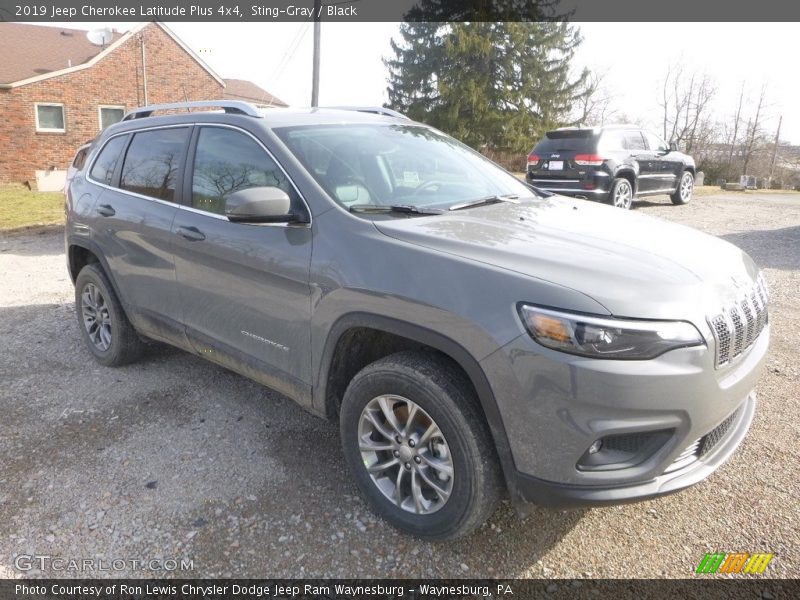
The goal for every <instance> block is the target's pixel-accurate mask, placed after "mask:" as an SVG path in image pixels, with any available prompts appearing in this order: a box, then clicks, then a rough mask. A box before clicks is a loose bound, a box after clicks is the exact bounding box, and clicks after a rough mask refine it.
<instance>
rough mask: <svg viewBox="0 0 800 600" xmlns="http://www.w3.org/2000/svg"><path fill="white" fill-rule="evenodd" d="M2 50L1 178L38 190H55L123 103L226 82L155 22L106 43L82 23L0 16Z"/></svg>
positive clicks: (207, 92)
mask: <svg viewBox="0 0 800 600" xmlns="http://www.w3.org/2000/svg"><path fill="white" fill-rule="evenodd" d="M0 56H2V57H3V59H2V61H0V183H8V182H28V183H29V184H30V185H31V186H36V187H38V188H39V189H60V187H61V186H62V185H63V182H64V174H65V170H66V168H67V166H68V165H69V162H70V160H71V159H72V157H73V155H74V153H75V150H76V149H77V148H78V147H79V146H81V145H82V144H85V143H86V142H87V141H89V140H91V139H93V138H94V137H95V136H96V135H97V134H98V132H99V131H100V130H101V129H102V128H103V127H104V126H107V125H109V124H111V123H114V122H116V121H118V120H120V119H121V118H122V115H123V114H124V112H125V110H129V109H131V108H134V107H136V106H141V105H144V104H156V103H161V102H177V101H183V100H212V99H217V98H221V97H222V96H223V92H224V89H225V83H224V81H223V80H222V79H221V78H220V77H219V76H218V75H217V74H216V73H214V71H212V70H211V69H210V68H209V67H208V65H206V64H205V63H204V62H203V61H202V60H201V59H200V58H199V57H198V56H197V55H196V54H195V53H194V52H192V51H191V50H190V49H189V48H188V47H187V46H186V45H185V44H184V43H183V42H182V41H181V40H180V39H178V37H177V36H176V35H175V34H174V33H172V32H171V31H170V30H169V29H168V28H167V27H166V26H165V25H163V24H162V23H157V22H154V23H143V24H142V25H139V26H138V27H136V28H134V29H132V30H131V31H129V32H127V33H124V34H119V33H114V35H113V38H112V39H111V41H110V42H109V43H108V45H107V46H106V47H105V48H103V47H99V46H95V45H93V44H92V43H90V42H89V40H88V39H87V38H86V32H85V31H81V30H74V29H61V28H56V27H42V26H36V25H24V24H18V23H0ZM143 63H144V68H143Z"/></svg>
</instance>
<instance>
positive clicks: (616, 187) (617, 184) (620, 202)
mask: <svg viewBox="0 0 800 600" xmlns="http://www.w3.org/2000/svg"><path fill="white" fill-rule="evenodd" d="M608 201H609V203H610V204H612V205H613V206H616V207H617V208H622V209H625V210H628V209H629V208H630V207H631V205H632V204H633V188H632V187H631V182H630V181H628V180H627V179H624V178H622V177H618V178H617V179H615V180H614V183H613V184H612V185H611V192H610V193H609V194H608Z"/></svg>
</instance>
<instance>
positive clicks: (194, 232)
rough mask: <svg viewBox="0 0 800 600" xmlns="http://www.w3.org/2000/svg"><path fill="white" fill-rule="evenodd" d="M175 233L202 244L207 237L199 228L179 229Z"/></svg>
mask: <svg viewBox="0 0 800 600" xmlns="http://www.w3.org/2000/svg"><path fill="white" fill-rule="evenodd" d="M175 233H177V234H178V235H179V236H181V237H182V238H184V239H187V240H189V241H190V242H202V241H203V240H204V239H206V235H205V234H204V233H203V232H202V231H200V230H199V229H198V228H197V227H178V228H177V229H176V230H175Z"/></svg>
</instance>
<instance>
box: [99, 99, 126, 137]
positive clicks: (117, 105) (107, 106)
mask: <svg viewBox="0 0 800 600" xmlns="http://www.w3.org/2000/svg"><path fill="white" fill-rule="evenodd" d="M104 108H116V109H117V110H121V111H122V116H123V117H124V116H125V107H124V106H123V105H121V104H99V105H98V106H97V124H98V125H99V126H100V131H103V109H104Z"/></svg>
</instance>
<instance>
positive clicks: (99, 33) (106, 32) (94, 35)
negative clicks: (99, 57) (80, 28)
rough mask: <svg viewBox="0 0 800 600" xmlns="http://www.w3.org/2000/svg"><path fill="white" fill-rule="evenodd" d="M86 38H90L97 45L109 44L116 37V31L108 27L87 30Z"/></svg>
mask: <svg viewBox="0 0 800 600" xmlns="http://www.w3.org/2000/svg"><path fill="white" fill-rule="evenodd" d="M86 39H88V40H89V41H90V42H91V43H92V44H94V45H95V46H107V45H108V44H110V43H111V40H113V39H114V32H113V31H111V30H110V29H109V28H108V27H104V28H103V29H92V30H91V31H87V32H86Z"/></svg>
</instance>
